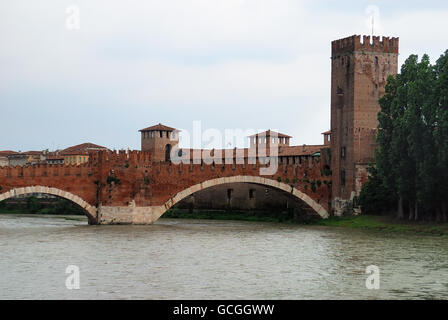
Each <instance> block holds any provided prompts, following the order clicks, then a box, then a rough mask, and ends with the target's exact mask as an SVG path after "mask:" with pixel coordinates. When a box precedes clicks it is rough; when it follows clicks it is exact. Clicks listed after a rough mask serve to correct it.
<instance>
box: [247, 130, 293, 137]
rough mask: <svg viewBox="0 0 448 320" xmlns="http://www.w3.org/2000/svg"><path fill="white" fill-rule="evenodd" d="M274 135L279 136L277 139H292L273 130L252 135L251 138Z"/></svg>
mask: <svg viewBox="0 0 448 320" xmlns="http://www.w3.org/2000/svg"><path fill="white" fill-rule="evenodd" d="M272 135H277V137H279V138H292V137H291V136H288V135H287V134H284V133H279V132H275V131H272V130H268V131H265V132H260V133H256V134H253V135H251V136H249V137H258V136H262V137H271V136H272Z"/></svg>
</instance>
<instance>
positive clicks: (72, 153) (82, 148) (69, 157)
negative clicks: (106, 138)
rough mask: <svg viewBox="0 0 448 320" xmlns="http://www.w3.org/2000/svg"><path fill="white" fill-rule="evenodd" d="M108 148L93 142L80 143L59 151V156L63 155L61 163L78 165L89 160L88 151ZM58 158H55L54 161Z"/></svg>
mask: <svg viewBox="0 0 448 320" xmlns="http://www.w3.org/2000/svg"><path fill="white" fill-rule="evenodd" d="M99 150H109V149H108V148H106V147H103V146H99V145H97V144H93V143H82V144H78V145H76V146H72V147H69V148H67V149H64V150H62V151H60V152H59V156H60V157H63V159H64V160H63V163H64V164H66V165H68V164H73V165H79V164H83V163H86V162H88V161H89V151H99ZM56 160H57V161H60V159H55V161H56Z"/></svg>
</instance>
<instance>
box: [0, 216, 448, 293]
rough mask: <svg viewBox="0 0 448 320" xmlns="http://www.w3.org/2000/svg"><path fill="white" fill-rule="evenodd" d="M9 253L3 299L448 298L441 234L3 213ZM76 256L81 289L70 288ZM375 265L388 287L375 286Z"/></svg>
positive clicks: (0, 276)
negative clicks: (103, 222) (371, 284)
mask: <svg viewBox="0 0 448 320" xmlns="http://www.w3.org/2000/svg"><path fill="white" fill-rule="evenodd" d="M78 218H79V217H78ZM0 257H1V259H0V299H448V239H447V238H443V237H437V236H421V235H418V236H417V235H407V234H394V233H390V234H388V233H384V232H375V231H362V230H355V229H345V228H335V227H319V226H299V225H285V224H275V223H257V222H255V223H254V222H239V221H238V222H235V221H209V220H181V219H175V220H170V219H161V220H159V221H158V222H157V223H155V224H154V225H149V226H88V225H86V221H76V220H66V219H63V218H61V217H54V216H53V217H48V216H47V217H43V216H22V215H0ZM68 265H76V266H78V267H79V271H80V272H79V276H80V277H79V280H80V281H79V284H80V287H79V289H78V290H69V289H67V288H66V279H67V277H70V276H71V274H66V268H67V266H68ZM369 265H376V266H378V268H379V271H380V273H379V284H380V289H379V290H368V289H367V288H366V279H367V277H368V274H366V267H367V266H369Z"/></svg>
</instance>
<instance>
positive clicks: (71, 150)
mask: <svg viewBox="0 0 448 320" xmlns="http://www.w3.org/2000/svg"><path fill="white" fill-rule="evenodd" d="M89 150H107V148H106V147H103V146H99V145H97V144H94V143H90V142H87V143H81V144H78V145H76V146H72V147H68V148H66V149H64V150H62V151H61V152H60V154H61V155H74V154H88V153H89Z"/></svg>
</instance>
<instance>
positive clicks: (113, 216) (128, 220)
mask: <svg viewBox="0 0 448 320" xmlns="http://www.w3.org/2000/svg"><path fill="white" fill-rule="evenodd" d="M165 210H166V209H165V207H164V206H149V207H136V206H135V205H130V206H127V207H114V206H99V207H98V224H152V223H154V222H155V221H157V220H158V219H159V218H160V216H161V215H162V214H163V213H164V212H165Z"/></svg>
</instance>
